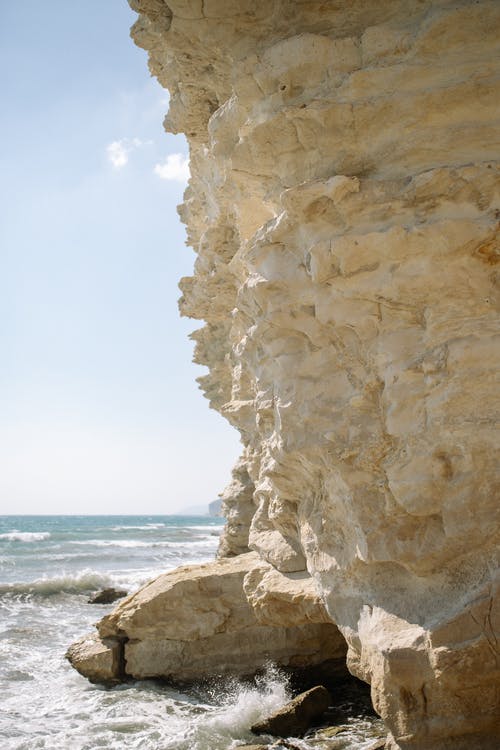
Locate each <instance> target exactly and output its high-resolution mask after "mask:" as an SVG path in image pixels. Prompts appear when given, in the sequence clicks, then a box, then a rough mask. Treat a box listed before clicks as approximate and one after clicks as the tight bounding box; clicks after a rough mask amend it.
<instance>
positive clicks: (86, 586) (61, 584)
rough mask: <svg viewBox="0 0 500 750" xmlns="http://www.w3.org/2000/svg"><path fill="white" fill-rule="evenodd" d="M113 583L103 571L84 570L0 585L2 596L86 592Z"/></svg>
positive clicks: (46, 595)
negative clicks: (77, 572)
mask: <svg viewBox="0 0 500 750" xmlns="http://www.w3.org/2000/svg"><path fill="white" fill-rule="evenodd" d="M111 585H113V582H112V580H111V579H110V578H109V577H108V576H106V575H102V573H97V572H95V571H92V570H84V571H82V572H81V573H79V574H77V575H69V574H68V575H64V574H63V575H61V576H57V577H55V578H38V579H36V580H35V581H26V582H21V583H4V584H1V585H0V597H4V596H39V597H43V598H45V597H48V596H55V595H56V594H86V593H90V592H92V591H95V590H96V589H102V588H106V586H111Z"/></svg>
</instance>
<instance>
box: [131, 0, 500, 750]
mask: <svg viewBox="0 0 500 750" xmlns="http://www.w3.org/2000/svg"><path fill="white" fill-rule="evenodd" d="M131 4H132V7H133V8H135V9H136V10H137V11H138V12H139V13H140V14H141V15H140V16H139V20H138V22H137V24H136V25H135V27H134V29H133V37H134V39H135V41H136V42H137V44H139V45H140V46H143V47H145V48H146V49H148V51H149V54H150V68H151V71H152V73H153V74H155V75H156V76H157V77H158V79H159V81H160V82H161V83H162V84H163V85H164V86H166V87H168V88H169V89H170V92H171V104H170V112H169V115H168V117H167V120H166V126H167V128H168V129H170V130H172V131H173V132H185V133H186V135H187V137H188V139H189V142H190V148H191V173H192V179H191V182H190V186H189V188H188V190H187V191H186V195H185V202H184V204H183V206H182V208H181V216H182V218H183V219H184V221H185V222H186V224H187V227H188V236H189V242H190V243H191V244H192V246H193V247H194V248H195V250H196V251H197V252H198V260H197V262H196V266H195V273H194V276H193V277H192V278H188V279H183V280H182V282H181V288H182V292H183V297H182V300H181V310H182V312H183V313H184V314H185V315H188V316H191V317H195V318H200V319H203V320H205V321H206V325H205V326H204V327H203V328H201V329H200V330H199V331H197V332H196V333H195V334H194V339H195V340H196V343H197V345H196V355H195V356H196V361H198V362H200V363H202V364H204V365H207V366H208V368H209V374H208V375H207V376H205V377H203V378H201V379H200V384H201V386H202V388H203V389H204V391H205V393H206V395H207V397H208V399H209V400H210V403H211V405H212V406H213V407H214V408H216V409H218V410H219V411H220V412H221V413H222V414H224V415H225V416H226V417H227V419H228V420H229V421H230V422H231V423H232V424H233V425H234V426H235V427H236V428H237V429H238V430H239V431H240V433H241V436H242V441H243V444H244V454H243V459H242V462H243V463H242V464H240V465H239V467H238V470H237V471H238V472H239V474H238V476H239V477H240V478H241V477H242V476H245V478H246V477H248V481H247V480H246V479H245V482H241V481H240V480H238V481H236V482H235V483H234V488H235V491H234V493H232V492H231V489H229V491H228V493H226V499H225V503H226V507H227V508H230V509H231V513H230V514H229V515H230V524H229V528H228V531H227V533H226V536H225V542H223V545H224V544H226V547H224V546H223V549H222V552H223V554H226V553H228V554H234V553H235V552H238V551H241V550H242V549H244V548H246V544H247V543H248V544H249V546H250V547H251V548H252V549H254V550H257V551H258V553H259V554H260V556H261V557H262V559H264V560H266V561H267V562H268V563H270V564H271V565H272V566H273V567H274V568H276V569H278V570H279V571H281V572H282V573H284V574H287V575H291V574H295V573H300V571H303V570H305V569H306V568H307V570H308V571H309V572H310V573H311V574H312V575H313V576H314V578H315V580H316V583H317V585H318V586H319V590H320V591H321V592H322V596H323V598H324V601H325V603H326V609H327V611H328V614H329V616H330V617H331V618H332V619H333V620H334V621H335V622H337V623H338V625H339V627H340V628H341V630H342V632H343V633H344V635H345V637H346V638H347V640H348V643H349V665H350V668H351V669H352V671H353V672H354V673H355V674H357V675H358V676H361V677H362V678H363V679H365V680H367V681H369V682H370V683H371V685H372V695H373V701H374V705H375V708H376V709H377V710H378V711H379V712H380V713H381V715H382V716H383V718H384V719H385V721H386V722H387V724H388V726H389V728H390V730H391V732H392V735H393V739H392V740H391V741H392V742H393V746H394V747H400V748H407V749H410V748H412V749H414V750H417V749H419V748H421V749H422V750H439V749H440V748H443V749H444V748H448V747H453V748H455V749H456V750H458V749H459V748H467V749H468V750H471V749H472V748H478V749H480V750H486V749H487V748H490V747H491V748H493V747H496V746H497V742H498V733H499V731H500V727H499V718H498V717H499V716H500V705H499V687H498V686H499V683H500V672H499V666H498V665H499V654H498V641H497V638H498V633H499V629H500V623H499V599H498V583H497V582H498V572H497V571H498V559H497V554H498V552H497V551H498V528H499V524H498V514H499V503H498V486H499V481H498V469H497V461H496V455H497V453H496V451H497V449H498V443H497V437H496V435H497V433H495V419H496V417H497V414H498V387H495V374H496V373H497V372H498V360H497V361H495V355H496V354H498V351H499V346H498V298H499V294H498V280H499V276H498V265H497V263H498V257H499V252H498V219H499V213H498V212H499V210H500V206H499V196H498V184H499V182H498V161H497V159H498V153H499V136H498V134H499V128H498V126H499V122H498V112H499V111H498V101H499V100H500V84H499V76H498V60H499V55H498V53H499V40H500V37H499V34H498V29H499V27H500V5H499V3H498V2H496V1H495V0H489V1H488V0H478V1H477V2H476V1H474V2H473V1H472V0H458V1H457V2H449V1H448V0H422V1H421V2H414V0H381V1H380V2H371V0H350V1H349V2H347V0H345V2H344V1H342V2H337V3H325V2H315V1H312V2H311V1H310V0H308V1H307V2H306V1H301V0H280V1H279V2H273V3H264V2H262V3H255V2H250V0H235V1H232V0H230V1H229V2H228V1H226V0H204V2H202V1H201V0H168V3H165V2H163V0H133V2H132V3H131ZM250 494H251V497H250ZM233 518H234V520H235V526H234V533H233V532H231V523H232V519H233ZM247 534H248V537H247ZM232 536H233V537H234V545H233V546H231V542H230V541H229V540H230V539H231V537H232ZM254 590H255V592H256V594H255V596H254V598H255V603H256V604H258V607H260V608H261V611H262V612H264V611H265V612H267V613H269V612H271V611H272V607H267V608H266V607H264V606H263V605H262V596H261V595H260V594H257V592H258V591H259V586H258V585H256V587H255V589H254ZM261 593H262V589H261ZM252 596H253V595H251V597H250V598H252ZM263 601H264V602H265V597H264V600H263ZM281 601H283V599H282V598H281ZM259 602H261V603H260V604H259ZM266 616H268V614H266ZM281 616H282V614H281V615H280V617H281Z"/></svg>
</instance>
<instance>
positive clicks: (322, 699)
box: [251, 685, 331, 737]
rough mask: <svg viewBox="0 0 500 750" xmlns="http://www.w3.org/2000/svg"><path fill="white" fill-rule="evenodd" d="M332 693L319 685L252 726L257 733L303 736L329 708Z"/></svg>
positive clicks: (275, 735) (277, 735) (278, 735)
mask: <svg viewBox="0 0 500 750" xmlns="http://www.w3.org/2000/svg"><path fill="white" fill-rule="evenodd" d="M330 702H331V695H330V693H329V692H328V690H327V689H326V688H325V687H323V685H317V686H316V687H314V688H311V690H307V691H306V692H305V693H301V694H300V695H297V697H296V698H294V699H293V700H292V701H290V702H289V703H287V704H286V705H285V706H283V708H280V709H279V711H276V712H275V713H274V714H271V716H269V717H268V718H267V719H264V721H260V722H258V723H257V724H254V725H253V726H252V728H251V729H252V732H254V733H255V734H272V735H273V736H274V737H301V736H302V735H304V734H305V733H306V732H307V730H308V729H309V727H310V726H311V725H312V724H313V722H314V721H315V719H318V718H319V717H320V716H321V715H322V714H323V713H324V712H325V711H326V709H327V708H328V706H329V705H330Z"/></svg>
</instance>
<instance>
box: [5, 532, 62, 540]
mask: <svg viewBox="0 0 500 750" xmlns="http://www.w3.org/2000/svg"><path fill="white" fill-rule="evenodd" d="M49 538H50V532H49V531H15V530H14V531H9V532H7V533H6V534H0V539H5V540H6V541H7V542H43V540H44V539H49Z"/></svg>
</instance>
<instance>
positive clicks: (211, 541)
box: [71, 536, 216, 549]
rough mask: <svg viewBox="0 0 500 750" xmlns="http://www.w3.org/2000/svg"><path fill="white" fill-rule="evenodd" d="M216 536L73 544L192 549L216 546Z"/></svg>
mask: <svg viewBox="0 0 500 750" xmlns="http://www.w3.org/2000/svg"><path fill="white" fill-rule="evenodd" d="M215 542H216V539H215V537H210V536H207V537H206V539H198V540H196V541H189V542H188V541H185V542H169V541H162V542H144V541H141V540H140V539H86V540H85V541H81V540H80V541H74V542H71V543H72V544H77V545H80V546H92V547H124V548H129V549H134V548H139V547H148V548H153V547H175V548H185V549H191V547H207V546H215Z"/></svg>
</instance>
